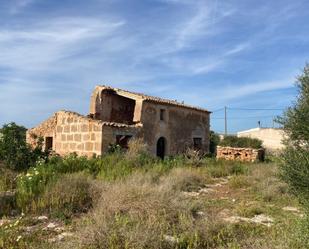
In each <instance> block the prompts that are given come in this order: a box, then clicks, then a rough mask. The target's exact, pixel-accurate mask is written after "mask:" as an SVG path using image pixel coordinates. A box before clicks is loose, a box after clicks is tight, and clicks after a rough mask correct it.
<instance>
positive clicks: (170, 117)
mask: <svg viewBox="0 0 309 249" xmlns="http://www.w3.org/2000/svg"><path fill="white" fill-rule="evenodd" d="M209 116H210V112H209V111H207V110H205V109H202V108H198V107H193V106H190V105H185V104H183V103H179V102H177V101H173V100H167V99H162V98H158V97H152V96H147V95H144V94H140V93H133V92H129V91H125V90H121V89H117V88H112V87H108V86H97V87H96V88H95V89H94V91H93V93H92V96H91V101H90V112H89V114H88V115H87V116H84V115H80V114H78V113H76V112H71V111H59V112H56V113H55V114H54V115H52V116H51V117H50V118H49V119H47V120H46V121H44V122H42V123H41V124H39V125H38V126H36V127H34V128H32V129H29V130H28V132H27V141H28V143H29V144H31V145H32V146H35V145H36V141H37V138H38V137H42V138H43V139H44V146H43V147H44V149H45V150H52V151H54V152H55V153H58V154H60V155H65V154H68V153H73V152H75V153H77V154H78V155H84V156H89V157H90V156H93V155H94V154H95V155H102V154H104V153H105V152H106V151H107V150H108V148H109V146H110V145H114V144H118V145H120V146H122V147H124V148H126V147H127V146H128V141H129V140H130V139H133V138H142V139H143V141H144V142H145V143H146V144H147V145H148V148H149V151H150V152H151V153H152V154H154V155H157V156H159V157H161V158H164V157H165V156H171V155H176V154H180V153H183V152H185V151H186V150H187V149H188V148H194V149H196V150H199V151H201V152H202V153H206V152H208V151H209Z"/></svg>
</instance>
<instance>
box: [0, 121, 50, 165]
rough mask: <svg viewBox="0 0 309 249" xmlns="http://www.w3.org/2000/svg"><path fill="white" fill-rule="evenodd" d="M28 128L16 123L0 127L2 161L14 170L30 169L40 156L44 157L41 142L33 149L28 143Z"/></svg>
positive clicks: (0, 156)
mask: <svg viewBox="0 0 309 249" xmlns="http://www.w3.org/2000/svg"><path fill="white" fill-rule="evenodd" d="M26 130H27V129H26V128H25V127H23V126H18V125H16V124H15V123H10V124H6V125H4V126H3V127H2V128H1V129H0V161H3V162H4V164H5V165H6V166H8V167H9V168H11V169H13V170H24V169H28V168H29V167H30V166H31V165H33V164H34V163H35V162H36V160H37V159H38V158H40V157H44V156H45V153H43V152H42V150H41V149H42V148H41V144H40V143H38V147H37V148H35V149H34V150H32V149H31V148H30V146H29V145H28V144H27V143H26Z"/></svg>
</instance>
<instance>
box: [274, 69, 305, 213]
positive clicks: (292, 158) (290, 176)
mask: <svg viewBox="0 0 309 249" xmlns="http://www.w3.org/2000/svg"><path fill="white" fill-rule="evenodd" d="M297 87H298V91H299V94H298V98H297V101H296V102H295V104H294V106H292V107H290V108H288V109H287V110H286V112H285V113H284V115H283V116H282V117H279V118H278V122H279V123H280V124H282V125H283V128H284V131H285V133H286V135H287V136H288V139H286V141H285V145H286V149H285V151H284V152H283V155H282V157H283V164H282V176H283V179H284V180H285V181H286V182H287V183H288V184H289V186H290V188H291V189H292V191H293V192H294V194H295V195H296V196H297V197H298V198H299V200H300V201H301V203H303V204H304V206H305V208H306V210H307V212H308V214H309V65H306V67H305V68H304V71H303V74H302V75H301V76H299V77H298V79H297Z"/></svg>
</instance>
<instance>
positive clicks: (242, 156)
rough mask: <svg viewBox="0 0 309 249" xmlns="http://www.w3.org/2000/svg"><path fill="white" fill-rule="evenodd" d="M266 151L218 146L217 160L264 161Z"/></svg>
mask: <svg viewBox="0 0 309 249" xmlns="http://www.w3.org/2000/svg"><path fill="white" fill-rule="evenodd" d="M264 153H265V151H264V149H252V148H234V147H222V146H217V159H225V160H239V161H242V162H257V161H263V160H264Z"/></svg>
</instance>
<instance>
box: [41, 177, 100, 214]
mask: <svg viewBox="0 0 309 249" xmlns="http://www.w3.org/2000/svg"><path fill="white" fill-rule="evenodd" d="M99 186H100V185H99V184H98V183H96V182H95V181H93V179H92V177H91V176H89V175H87V174H84V173H73V174H65V175H62V176H60V177H59V178H58V179H57V181H55V182H50V183H49V184H47V186H46V188H45V191H44V193H43V194H42V195H41V196H40V197H39V199H38V201H37V209H38V210H40V211H41V212H47V213H50V214H52V215H54V216H60V217H62V218H70V217H72V215H74V214H77V213H85V212H87V211H88V210H89V209H90V208H92V206H93V204H94V203H95V201H96V199H97V198H99V196H100V190H99Z"/></svg>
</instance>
